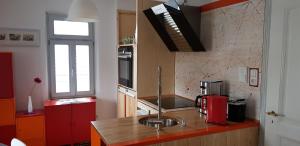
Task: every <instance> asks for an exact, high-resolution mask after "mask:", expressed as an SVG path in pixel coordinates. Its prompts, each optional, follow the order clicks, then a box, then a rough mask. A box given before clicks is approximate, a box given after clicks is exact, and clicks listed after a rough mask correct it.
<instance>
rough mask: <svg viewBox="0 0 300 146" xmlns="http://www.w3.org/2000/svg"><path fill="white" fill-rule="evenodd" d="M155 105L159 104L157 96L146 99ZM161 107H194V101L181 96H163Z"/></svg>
mask: <svg viewBox="0 0 300 146" xmlns="http://www.w3.org/2000/svg"><path fill="white" fill-rule="evenodd" d="M144 100H146V101H148V102H150V103H152V104H154V105H158V104H157V98H149V99H144ZM161 107H162V108H163V109H176V108H187V107H194V101H192V100H190V99H186V98H184V97H180V96H176V95H174V96H163V97H162V98H161Z"/></svg>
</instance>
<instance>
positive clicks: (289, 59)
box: [265, 0, 300, 146]
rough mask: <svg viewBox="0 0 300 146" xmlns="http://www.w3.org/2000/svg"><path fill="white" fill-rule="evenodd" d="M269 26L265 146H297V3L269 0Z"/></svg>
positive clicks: (299, 79) (299, 43)
mask: <svg viewBox="0 0 300 146" xmlns="http://www.w3.org/2000/svg"><path fill="white" fill-rule="evenodd" d="M270 25H271V26H270V43H269V58H268V68H267V70H268V72H267V89H266V90H267V99H266V123H265V124H266V126H265V128H266V129H265V146H300V94H299V93H300V0H271V24H270ZM272 111H273V112H272Z"/></svg>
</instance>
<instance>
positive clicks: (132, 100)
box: [126, 95, 137, 117]
mask: <svg viewBox="0 0 300 146" xmlns="http://www.w3.org/2000/svg"><path fill="white" fill-rule="evenodd" d="M136 109H137V101H136V97H135V96H130V95H126V117H133V116H136Z"/></svg>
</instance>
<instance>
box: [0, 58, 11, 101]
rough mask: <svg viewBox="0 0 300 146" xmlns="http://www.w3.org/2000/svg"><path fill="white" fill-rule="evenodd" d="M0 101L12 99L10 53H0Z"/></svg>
mask: <svg viewBox="0 0 300 146" xmlns="http://www.w3.org/2000/svg"><path fill="white" fill-rule="evenodd" d="M0 70H1V71H0V99H1V98H3V99H5V98H13V97H14V85H13V82H14V81H13V61H12V53H0Z"/></svg>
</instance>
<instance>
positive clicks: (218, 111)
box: [202, 96, 228, 124]
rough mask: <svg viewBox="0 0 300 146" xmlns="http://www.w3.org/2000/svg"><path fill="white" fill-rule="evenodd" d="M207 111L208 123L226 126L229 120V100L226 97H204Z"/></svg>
mask: <svg viewBox="0 0 300 146" xmlns="http://www.w3.org/2000/svg"><path fill="white" fill-rule="evenodd" d="M202 98H203V99H202V100H205V103H206V104H205V105H202V106H204V107H202V108H203V109H205V110H206V112H207V114H206V122H208V123H215V124H226V119H227V100H228V97H226V96H203V97H202Z"/></svg>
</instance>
